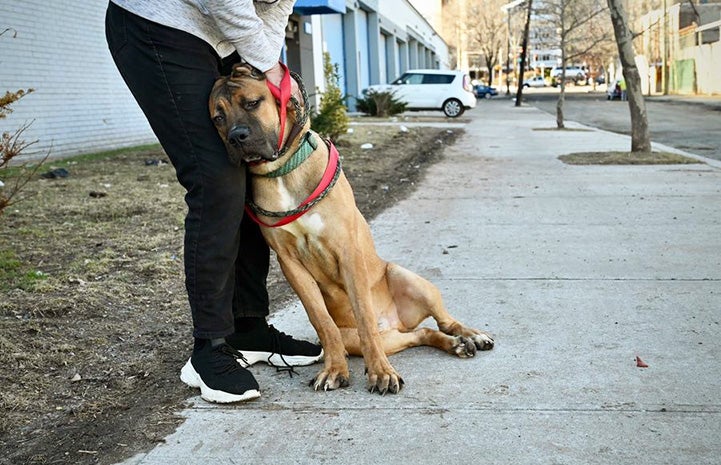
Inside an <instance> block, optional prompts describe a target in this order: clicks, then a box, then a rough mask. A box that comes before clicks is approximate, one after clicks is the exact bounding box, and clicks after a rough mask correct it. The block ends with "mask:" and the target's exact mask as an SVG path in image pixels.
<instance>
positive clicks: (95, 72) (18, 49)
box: [0, 0, 449, 157]
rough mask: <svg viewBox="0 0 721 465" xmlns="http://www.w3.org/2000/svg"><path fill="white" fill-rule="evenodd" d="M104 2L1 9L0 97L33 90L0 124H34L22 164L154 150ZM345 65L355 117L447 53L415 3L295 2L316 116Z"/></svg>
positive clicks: (303, 70) (294, 50)
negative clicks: (371, 94) (107, 26)
mask: <svg viewBox="0 0 721 465" xmlns="http://www.w3.org/2000/svg"><path fill="white" fill-rule="evenodd" d="M106 7H107V0H86V1H83V2H65V1H61V0H23V1H22V2H19V1H2V2H0V33H2V32H3V31H5V32H4V33H3V34H2V35H0V92H2V93H4V92H5V91H15V90H18V89H28V88H32V89H34V92H32V93H31V94H29V95H28V96H26V97H25V98H23V99H22V100H20V101H19V102H17V103H16V104H15V105H14V106H13V113H11V114H10V115H9V116H8V117H7V118H4V119H0V132H6V131H7V132H14V130H15V129H17V128H19V127H21V126H24V125H25V124H28V123H31V124H30V126H29V127H28V129H27V130H26V131H25V132H24V134H23V138H24V139H25V140H26V141H35V140H37V141H38V142H37V143H35V144H34V145H33V146H32V147H31V148H30V149H28V151H27V152H25V155H26V156H28V157H41V156H43V155H45V154H47V153H50V155H51V156H52V157H59V156H68V155H74V154H80V153H91V152H97V151H101V150H108V149H114V148H120V147H128V146H136V145H141V144H148V143H154V142H156V139H155V136H154V135H153V133H152V131H151V130H150V127H149V125H148V123H147V122H146V120H145V117H144V115H143V114H142V113H141V111H140V109H139V108H138V107H137V104H136V103H135V101H134V99H133V97H132V96H131V94H130V92H129V91H128V90H127V88H126V87H125V84H124V83H123V81H122V79H121V77H120V75H119V74H118V72H117V70H116V69H115V65H114V64H113V61H112V58H111V57H110V54H109V52H108V51H107V45H106V41H105V33H104V17H105V9H106ZM324 51H327V52H328V53H329V54H330V56H331V61H332V62H334V63H336V64H337V65H338V69H339V71H340V75H341V83H340V84H341V88H342V89H343V92H344V94H345V95H347V97H348V103H349V106H350V107H351V109H352V108H353V107H354V101H355V98H357V97H358V96H359V95H360V93H361V91H362V90H363V89H364V88H365V87H367V86H368V85H370V84H379V83H385V82H389V81H392V80H393V79H394V78H395V77H397V76H398V75H400V74H401V73H402V72H403V71H405V70H406V69H410V68H447V67H448V66H449V63H448V45H447V44H446V43H445V42H444V41H443V40H442V39H441V37H440V36H439V35H438V34H436V32H435V30H434V29H433V27H432V26H431V25H430V23H429V22H428V21H427V20H426V19H424V18H423V16H422V15H421V14H420V13H419V12H418V11H417V10H416V9H415V8H414V7H413V6H412V5H411V3H410V2H409V1H408V0H384V1H383V2H381V1H380V0H367V1H352V0H298V1H297V3H296V7H295V10H294V13H293V15H292V16H291V18H290V21H289V24H288V28H287V30H286V47H285V49H284V50H283V56H282V57H281V58H282V59H283V61H285V62H286V63H288V65H289V66H290V67H291V68H292V69H294V70H295V71H297V72H299V74H301V76H303V81H304V83H305V85H306V88H307V89H308V92H309V93H310V94H312V99H313V102H311V103H312V104H314V105H315V106H316V107H317V103H318V101H319V93H318V92H322V91H323V87H324V83H323V82H324V78H323V52H324Z"/></svg>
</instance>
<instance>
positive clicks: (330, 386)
mask: <svg viewBox="0 0 721 465" xmlns="http://www.w3.org/2000/svg"><path fill="white" fill-rule="evenodd" d="M348 384H349V375H348V372H347V371H346V372H342V371H341V370H334V369H328V368H326V369H323V370H322V371H320V372H319V373H318V374H317V375H315V378H313V379H312V380H310V383H308V385H309V386H312V387H313V389H314V390H315V391H332V390H334V389H338V388H342V387H347V386H348Z"/></svg>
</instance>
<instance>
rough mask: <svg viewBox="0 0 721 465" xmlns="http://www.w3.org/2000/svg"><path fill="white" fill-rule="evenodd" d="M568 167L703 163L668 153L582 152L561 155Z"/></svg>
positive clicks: (560, 158)
mask: <svg viewBox="0 0 721 465" xmlns="http://www.w3.org/2000/svg"><path fill="white" fill-rule="evenodd" d="M558 159H559V160H561V161H562V162H564V163H566V164H568V165H688V164H693V163H703V162H702V161H699V160H697V159H695V158H690V157H686V156H683V155H679V154H677V153H670V152H582V153H569V154H567V155H561V156H560V157H558Z"/></svg>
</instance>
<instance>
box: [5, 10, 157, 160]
mask: <svg viewBox="0 0 721 465" xmlns="http://www.w3.org/2000/svg"><path fill="white" fill-rule="evenodd" d="M106 7H107V0H81V1H77V2H68V1H66V0H0V32H1V31H3V30H5V29H6V28H12V29H14V30H15V31H17V36H16V37H15V38H13V37H12V36H13V31H9V32H6V33H5V34H3V35H2V36H0V93H3V94H4V93H5V91H8V90H11V91H14V90H18V89H27V88H30V87H32V88H34V89H35V92H33V93H32V94H30V95H28V96H26V97H25V98H23V99H22V100H20V101H19V102H17V103H16V104H15V105H14V106H13V109H14V112H13V113H12V114H11V115H10V116H9V117H8V118H5V119H0V132H4V131H12V130H14V129H15V128H17V127H19V126H21V125H22V124H23V123H25V122H29V121H33V123H32V125H31V126H30V128H29V129H28V130H27V131H26V133H25V137H24V139H25V140H26V141H32V140H38V143H37V144H36V145H34V146H33V147H32V152H33V153H34V154H36V155H37V154H45V153H46V152H47V151H51V156H53V157H58V156H67V155H73V154H78V153H89V152H96V151H100V150H105V149H113V148H119V147H127V146H133V145H140V144H147V143H154V142H157V139H156V138H155V136H154V135H153V133H152V131H151V130H150V126H149V125H148V123H147V121H146V120H145V117H144V116H143V114H142V112H141V111H140V109H139V108H138V106H137V104H136V103H135V100H134V99H133V97H132V95H131V94H130V92H129V91H128V90H127V88H126V87H125V83H124V82H123V80H122V78H121V77H120V74H118V71H117V70H116V68H115V65H114V63H113V60H112V58H111V57H110V53H109V52H108V49H107V44H106V41H105V31H104V28H105V26H104V23H105V9H106Z"/></svg>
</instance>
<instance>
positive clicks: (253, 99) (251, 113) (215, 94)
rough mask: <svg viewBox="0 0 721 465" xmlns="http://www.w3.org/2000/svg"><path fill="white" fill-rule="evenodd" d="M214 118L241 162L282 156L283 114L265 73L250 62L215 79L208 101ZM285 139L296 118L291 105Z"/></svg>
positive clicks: (235, 159)
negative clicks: (280, 154) (280, 139)
mask: <svg viewBox="0 0 721 465" xmlns="http://www.w3.org/2000/svg"><path fill="white" fill-rule="evenodd" d="M208 106H209V110H210V118H211V119H212V120H213V124H215V127H216V129H217V130H218V133H219V134H220V137H221V139H223V142H224V143H225V146H226V148H227V150H228V156H229V157H230V160H231V161H232V162H233V163H235V164H239V163H240V162H241V161H243V162H246V163H258V162H263V161H273V160H276V159H277V158H278V156H279V155H278V146H277V145H278V138H279V136H280V134H279V132H280V116H279V114H278V103H277V101H276V100H275V97H273V94H272V93H271V92H270V89H269V88H268V85H267V83H266V79H265V74H263V73H262V72H261V71H259V70H257V69H255V68H253V67H252V66H250V65H248V64H245V63H243V64H237V65H235V66H234V67H233V71H232V73H231V74H230V76H223V77H221V78H219V79H218V80H217V81H215V85H214V86H213V90H212V91H211V92H210V98H209V102H208ZM287 113H288V114H287V119H288V124H286V127H285V131H284V132H285V134H283V140H285V138H286V137H287V136H288V133H289V128H290V126H291V124H292V123H293V121H295V118H296V115H295V113H296V111H295V109H293V108H290V107H289V108H288V112H287Z"/></svg>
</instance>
